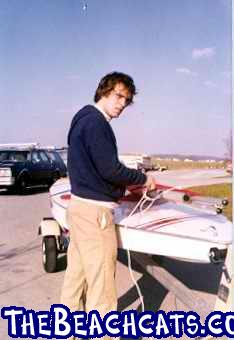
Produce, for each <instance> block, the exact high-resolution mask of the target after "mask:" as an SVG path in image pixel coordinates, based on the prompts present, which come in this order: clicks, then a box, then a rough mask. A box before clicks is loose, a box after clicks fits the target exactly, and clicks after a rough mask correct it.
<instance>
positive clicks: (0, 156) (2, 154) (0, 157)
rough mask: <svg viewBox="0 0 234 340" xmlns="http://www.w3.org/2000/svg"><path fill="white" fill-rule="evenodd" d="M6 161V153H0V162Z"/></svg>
mask: <svg viewBox="0 0 234 340" xmlns="http://www.w3.org/2000/svg"><path fill="white" fill-rule="evenodd" d="M5 160H7V152H6V151H0V162H2V161H5Z"/></svg>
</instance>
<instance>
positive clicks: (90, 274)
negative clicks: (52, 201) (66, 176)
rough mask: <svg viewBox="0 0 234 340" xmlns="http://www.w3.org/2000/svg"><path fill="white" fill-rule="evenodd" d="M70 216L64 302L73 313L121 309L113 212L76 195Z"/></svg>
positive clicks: (71, 204)
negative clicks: (119, 304)
mask: <svg viewBox="0 0 234 340" xmlns="http://www.w3.org/2000/svg"><path fill="white" fill-rule="evenodd" d="M67 218H68V224H69V230H70V243H69V247H68V254H67V269H66V273H65V278H64V284H63V287H62V294H61V303H62V304H64V305H66V306H67V307H68V308H70V310H71V311H72V312H73V311H82V310H85V311H86V312H89V311H91V310H97V311H98V312H99V313H100V316H101V317H103V316H104V315H105V314H106V313H108V312H109V311H111V310H116V309H117V294H116V286H115V269H116V258H117V238H116V229H115V225H114V222H113V214H112V211H111V210H110V209H108V208H105V207H101V206H97V205H95V204H92V203H86V202H82V201H79V200H76V199H74V198H73V199H71V201H70V204H69V207H68V211H67ZM105 339H110V338H109V337H105Z"/></svg>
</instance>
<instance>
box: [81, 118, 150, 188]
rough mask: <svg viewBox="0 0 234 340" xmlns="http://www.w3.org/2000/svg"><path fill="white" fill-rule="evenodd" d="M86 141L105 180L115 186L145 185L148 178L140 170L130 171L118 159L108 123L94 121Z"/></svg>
mask: <svg viewBox="0 0 234 340" xmlns="http://www.w3.org/2000/svg"><path fill="white" fill-rule="evenodd" d="M87 125H88V126H87V129H86V133H87V135H86V140H87V138H88V149H89V154H90V158H91V159H92V162H93V164H94V166H95V168H96V169H97V171H98V173H99V174H100V175H101V177H102V178H103V179H105V180H106V181H108V182H109V183H112V184H115V185H121V186H122V185H123V186H128V185H134V184H144V183H145V182H146V176H145V174H143V173H142V172H141V171H140V170H135V169H129V168H127V167H126V166H124V165H123V164H122V163H121V162H120V161H119V159H118V153H117V147H116V145H115V141H114V139H113V136H112V131H111V129H110V127H109V126H108V125H107V124H106V122H102V121H100V120H96V119H95V120H93V121H92V123H90V124H87Z"/></svg>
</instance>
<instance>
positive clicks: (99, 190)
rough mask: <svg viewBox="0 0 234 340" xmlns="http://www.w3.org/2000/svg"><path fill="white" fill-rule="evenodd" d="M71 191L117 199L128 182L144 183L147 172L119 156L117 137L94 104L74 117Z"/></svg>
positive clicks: (70, 144) (70, 143) (70, 136)
mask: <svg viewBox="0 0 234 340" xmlns="http://www.w3.org/2000/svg"><path fill="white" fill-rule="evenodd" d="M68 172H69V177H70V181H71V192H72V193H73V194H74V195H77V196H79V197H83V198H88V199H94V200H97V201H107V202H116V201H118V200H119V199H120V198H121V197H122V196H123V195H124V192H125V188H126V186H128V185H133V184H144V183H145V181H146V176H145V175H144V174H143V173H142V172H141V171H138V170H135V169H129V168H127V167H126V166H124V165H123V164H122V163H121V162H120V161H119V159H118V151H117V145H116V139H115V136H114V133H113V130H112V128H111V126H110V124H109V123H108V122H107V120H106V119H105V117H104V116H103V114H102V113H101V112H100V111H99V110H97V109H96V108H95V107H94V106H92V105H87V106H85V107H84V108H83V109H81V110H80V111H79V112H78V113H77V114H76V115H75V116H74V118H73V120H72V123H71V127H70V131H69V134H68Z"/></svg>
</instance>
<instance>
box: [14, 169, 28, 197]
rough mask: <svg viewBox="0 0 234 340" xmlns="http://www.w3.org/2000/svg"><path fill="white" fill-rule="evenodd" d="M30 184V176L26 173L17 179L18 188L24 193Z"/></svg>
mask: <svg viewBox="0 0 234 340" xmlns="http://www.w3.org/2000/svg"><path fill="white" fill-rule="evenodd" d="M27 186H28V176H27V175H26V174H22V175H21V176H20V177H19V179H18V180H17V184H16V189H17V191H18V192H19V193H20V194H21V195H23V194H24V193H25V191H26V188H27Z"/></svg>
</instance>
